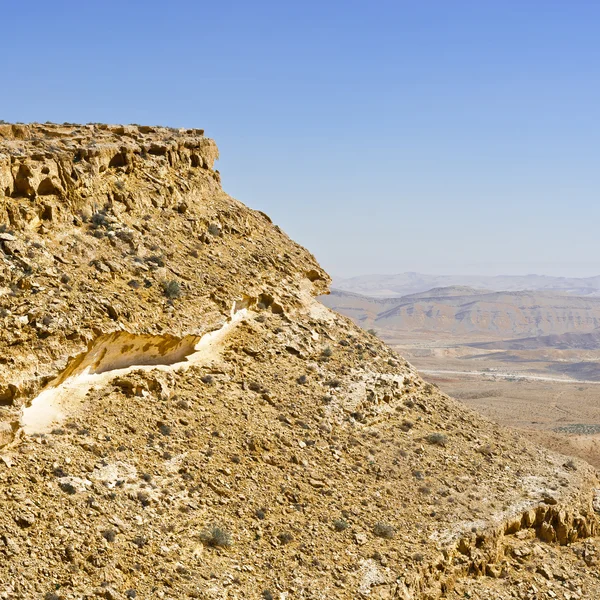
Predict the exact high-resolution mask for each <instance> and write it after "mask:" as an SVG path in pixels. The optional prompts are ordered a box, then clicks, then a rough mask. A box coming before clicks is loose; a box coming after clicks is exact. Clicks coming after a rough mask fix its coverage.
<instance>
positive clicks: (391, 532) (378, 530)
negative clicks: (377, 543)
mask: <svg viewBox="0 0 600 600" xmlns="http://www.w3.org/2000/svg"><path fill="white" fill-rule="evenodd" d="M373 535H375V536H377V537H380V538H384V539H386V540H391V539H392V538H393V537H394V536H395V535H396V530H395V529H394V528H393V527H392V526H391V525H389V524H388V523H381V522H379V523H375V526H374V527H373Z"/></svg>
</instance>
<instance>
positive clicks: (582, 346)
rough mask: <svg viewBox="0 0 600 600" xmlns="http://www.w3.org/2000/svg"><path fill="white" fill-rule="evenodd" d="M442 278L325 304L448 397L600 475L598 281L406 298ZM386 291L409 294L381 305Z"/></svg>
mask: <svg viewBox="0 0 600 600" xmlns="http://www.w3.org/2000/svg"><path fill="white" fill-rule="evenodd" d="M440 279H441V280H442V281H443V280H444V278H437V279H434V278H431V277H419V276H418V275H417V274H406V275H404V276H397V277H395V278H394V277H393V276H390V277H387V278H384V277H383V276H381V277H380V278H379V280H377V279H375V278H374V277H362V278H356V279H354V280H344V281H340V282H339V286H340V288H345V289H333V290H332V293H331V295H329V296H325V297H323V298H322V301H323V302H324V303H325V304H326V305H327V306H330V307H332V308H334V309H335V310H337V311H339V312H341V313H342V314H346V315H348V316H349V317H351V318H352V319H353V320H354V321H355V322H357V323H359V324H360V325H361V326H363V327H364V328H365V329H373V330H375V331H376V332H377V335H379V336H380V337H381V338H382V339H384V340H385V341H386V343H388V344H390V345H391V346H392V347H394V348H396V349H397V350H398V351H399V352H400V353H401V354H402V355H403V356H405V357H406V358H407V359H408V360H410V361H411V363H412V364H414V365H415V366H416V367H417V369H418V370H419V372H420V373H421V374H422V375H423V377H425V378H426V379H428V380H429V381H432V382H435V383H436V384H438V385H439V386H440V388H441V389H443V390H444V391H446V392H447V393H448V394H450V395H451V396H453V397H455V398H459V399H461V400H462V401H464V402H465V403H467V404H468V405H470V406H472V407H473V408H475V409H476V410H478V411H480V412H482V413H483V414H485V415H487V416H488V417H490V418H491V419H493V420H494V421H496V422H498V423H502V424H503V425H507V426H510V427H513V428H517V429H519V430H522V431H523V432H524V433H525V434H526V435H528V436H530V437H532V438H534V439H537V440H539V441H541V442H542V443H544V444H546V445H548V446H550V447H552V448H555V449H560V450H561V451H563V452H565V453H567V454H576V455H578V456H581V457H583V458H585V459H586V460H588V461H590V462H591V463H592V464H594V465H595V466H598V467H600V295H599V289H598V281H597V280H598V278H590V279H587V280H581V279H576V278H572V279H567V278H550V277H536V276H529V277H513V278H510V277H504V278H499V277H496V278H481V277H479V278H478V277H473V278H467V277H456V278H447V279H451V283H463V282H469V280H471V282H472V283H476V284H478V285H482V286H483V285H488V286H489V287H490V288H498V287H499V286H502V285H504V286H506V287H507V288H512V289H509V290H505V291H501V290H498V289H488V290H485V289H483V288H471V287H467V286H464V285H452V286H448V287H440V288H434V289H431V290H427V291H422V292H421V291H420V292H416V293H414V292H413V290H415V289H419V287H422V286H423V285H425V286H426V285H429V284H430V283H431V282H432V281H435V282H438V283H439V282H440ZM390 280H392V281H390ZM334 285H336V283H335V282H334ZM350 288H351V289H363V290H364V291H365V292H368V293H370V294H372V295H366V294H362V295H361V294H357V293H355V292H352V291H349V289H350ZM391 288H395V289H397V290H398V291H400V292H402V291H408V292H409V293H408V294H407V295H404V296H398V297H385V296H384V295H383V294H385V293H390V292H391V291H392V289H391ZM519 288H525V289H519ZM527 288H529V289H527ZM410 292H413V293H410Z"/></svg>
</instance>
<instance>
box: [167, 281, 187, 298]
mask: <svg viewBox="0 0 600 600" xmlns="http://www.w3.org/2000/svg"><path fill="white" fill-rule="evenodd" d="M163 294H164V295H165V296H166V297H167V298H169V300H174V299H175V298H181V296H182V295H183V292H182V290H181V285H180V284H179V282H178V281H175V280H174V279H172V280H171V281H165V282H164V283H163Z"/></svg>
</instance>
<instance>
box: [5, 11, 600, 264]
mask: <svg viewBox="0 0 600 600" xmlns="http://www.w3.org/2000/svg"><path fill="white" fill-rule="evenodd" d="M23 10H24V9H23V8H22V7H20V6H19V4H18V3H16V2H11V3H8V2H6V3H4V5H3V7H2V21H3V27H2V35H1V36H0V52H1V55H2V57H3V61H2V63H3V68H2V92H1V93H0V119H5V120H7V121H24V122H26V121H46V120H50V121H56V122H63V121H70V122H91V121H94V122H95V121H106V122H112V123H149V124H162V125H170V126H186V127H201V128H204V129H205V130H206V134H207V135H208V136H210V137H213V138H214V139H215V140H216V141H217V144H218V145H219V148H220V151H221V159H220V161H219V163H218V168H219V170H220V171H221V174H222V179H223V185H224V188H225V190H226V191H227V192H229V193H230V194H231V195H233V196H235V197H236V198H238V199H240V200H242V201H243V202H245V203H246V204H248V205H250V206H251V207H253V208H258V209H260V210H263V211H265V212H267V213H268V214H269V215H271V217H272V218H273V220H274V221H275V222H276V223H278V224H279V225H280V226H281V227H282V228H283V229H284V230H285V231H287V232H288V233H289V235H290V236H291V237H293V238H294V239H296V240H297V241H299V242H300V243H302V244H304V245H305V246H307V247H308V248H309V249H311V250H312V251H313V252H314V254H315V255H316V256H317V258H318V259H319V260H320V261H321V263H322V264H323V266H324V267H325V268H327V269H328V270H329V271H330V272H331V273H333V274H336V275H340V276H349V275H357V274H362V273H374V272H378V273H393V272H402V271H423V272H431V273H434V272H436V273H438V272H439V273H486V274H499V273H511V274H513V273H514V274H524V273H531V272H537V273H548V274H555V275H560V274H564V275H594V274H600V235H598V229H599V227H598V224H599V221H600V219H599V217H600V202H599V200H600V198H599V197H598V196H599V193H598V192H599V190H600V73H599V70H600V41H599V39H600V38H599V36H598V24H599V23H600V4H598V3H595V2H591V1H584V0H579V1H577V2H564V1H560V2H559V1H556V0H546V1H541V0H539V1H526V0H525V1H523V0H520V1H515V0H503V1H492V0H490V1H483V2H482V1H481V0H478V1H472V2H467V1H462V0H453V1H452V2H448V1H447V0H440V1H428V0H419V1H418V2H416V1H412V2H404V1H402V0H397V1H395V2H391V1H390V2H388V1H378V0H373V1H372V2H364V1H362V2H355V1H352V0H349V1H344V2H342V1H330V2H326V1H320V2H313V1H312V0H306V1H304V2H281V1H279V2H275V1H269V2H267V1H261V0H255V1H254V2H232V1H229V2H228V1H221V2H213V3H210V5H209V3H203V2H192V1H178V0H175V1H170V2H169V3H166V2H158V1H156V0H145V1H144V2H138V1H136V0H133V1H131V0H129V1H127V2H125V1H121V2H115V1H114V0H106V1H103V2H94V1H90V2H81V1H79V2H71V1H61V0H56V1H55V2H52V3H50V2H41V1H37V0H31V1H29V2H28V3H27V14H25V13H24V12H23Z"/></svg>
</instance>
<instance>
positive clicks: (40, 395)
mask: <svg viewBox="0 0 600 600" xmlns="http://www.w3.org/2000/svg"><path fill="white" fill-rule="evenodd" d="M216 156H217V151H216V147H215V145H214V143H213V142H212V141H211V140H208V139H206V138H204V137H203V135H202V132H200V131H197V130H171V129H165V128H152V127H138V126H126V127H120V126H104V125H87V126H76V125H63V126H53V125H28V126H25V125H9V126H7V125H4V126H0V182H1V183H2V189H3V190H4V194H5V195H4V196H0V229H1V232H0V249H1V252H0V319H1V320H2V329H1V330H0V359H1V360H0V403H1V404H2V406H1V407H0V408H1V411H2V412H1V414H2V419H1V420H2V422H3V423H5V425H4V428H3V429H2V430H0V441H2V442H3V444H4V445H3V448H2V457H3V461H2V462H0V504H1V506H2V511H0V552H2V553H3V555H4V556H3V560H2V561H0V598H10V599H15V600H17V599H19V600H29V599H30V598H64V599H67V598H94V597H104V598H127V597H129V598H133V597H138V598H170V599H176V598H177V599H180V598H265V599H267V598H278V599H284V598H285V599H288V600H291V599H292V598H360V597H370V598H406V599H409V598H413V599H417V598H438V597H441V596H447V597H472V598H510V597H515V595H516V597H522V598H525V597H529V596H525V595H521V596H519V595H518V594H521V592H522V591H524V590H525V592H526V593H529V591H528V589H529V588H528V587H527V586H530V585H541V584H539V582H538V583H537V584H536V581H537V579H536V578H537V577H539V578H541V579H542V580H543V582H546V583H545V584H544V585H545V586H546V588H548V585H550V584H548V585H546V584H547V582H550V583H552V582H554V583H553V585H554V590H559V591H560V592H561V593H562V591H563V589H562V587H564V591H565V592H568V593H569V594H570V593H572V592H573V590H571V589H570V588H569V587H568V585H569V582H571V583H572V582H574V581H576V582H577V583H573V586H574V587H575V592H573V593H576V594H577V593H579V592H578V591H577V590H578V589H581V594H584V593H585V594H588V595H587V596H581V595H580V596H579V597H589V598H592V597H594V596H593V594H595V593H598V589H599V587H598V583H597V582H598V580H597V578H595V577H594V575H593V573H591V572H590V569H589V565H588V563H590V564H595V562H594V561H595V560H596V559H595V558H594V557H595V554H594V553H595V552H596V550H595V548H596V541H595V538H593V537H591V536H594V535H595V534H596V532H597V527H598V523H597V517H596V511H595V509H594V507H595V506H596V507H597V506H598V504H597V503H596V504H595V505H594V502H595V499H596V495H595V494H596V492H595V490H596V489H598V488H600V484H599V483H598V481H597V479H596V473H595V471H594V470H593V469H592V468H591V467H590V466H589V465H586V464H585V463H583V462H578V461H572V460H569V459H567V458H565V457H561V456H559V455H555V454H552V453H550V452H548V451H546V450H543V449H541V448H539V447H537V446H535V445H532V444H531V443H529V442H527V441H526V440H524V439H522V438H520V437H519V436H518V435H516V434H514V433H511V432H507V431H505V430H503V429H501V428H500V427H498V426H496V425H494V424H493V423H490V422H489V421H487V420H485V419H483V418H481V417H479V416H477V415H476V414H474V413H473V412H471V411H469V410H467V409H466V408H465V407H464V406H462V405H461V404H460V403H458V402H456V401H454V400H452V399H450V398H448V397H446V396H445V395H443V394H442V393H440V392H439V390H438V389H437V388H436V387H435V386H432V385H429V384H426V383H424V382H423V381H422V380H421V379H420V378H419V377H418V375H417V374H416V372H415V371H414V369H412V367H411V366H410V365H408V364H407V363H405V362H404V360H403V359H402V358H401V357H399V356H397V355H396V354H395V353H394V352H393V351H391V350H390V349H389V348H388V347H386V346H385V345H384V344H383V343H382V342H381V341H380V340H378V339H377V338H375V337H373V336H370V335H369V334H366V333H365V332H363V331H361V330H360V329H359V328H357V327H356V326H354V325H353V324H352V323H351V322H350V321H349V320H348V319H346V318H344V317H342V316H339V315H337V314H335V313H333V312H331V311H329V310H328V309H326V308H325V307H323V306H322V305H320V304H319V303H317V302H316V301H315V300H314V296H316V295H318V294H323V293H325V292H326V290H327V286H328V284H329V278H328V276H327V275H326V274H325V273H324V272H323V271H322V270H321V268H320V267H319V265H318V264H317V263H316V261H315V260H314V258H313V257H312V256H311V255H310V254H309V253H308V252H307V251H306V250H304V249H303V248H301V247H300V246H298V245H297V244H295V243H294V242H292V241H291V240H290V239H289V238H288V237H287V236H286V235H285V234H284V233H283V232H282V231H281V230H280V229H279V228H278V227H277V226H275V225H273V224H272V223H271V221H270V220H269V218H268V217H266V216H265V215H263V214H261V213H259V212H256V211H252V210H250V209H248V208H246V207H245V206H243V205H242V204H240V203H239V202H237V201H236V200H233V199H232V198H230V197H229V196H227V195H226V194H225V193H224V192H223V191H222V190H221V188H220V184H219V175H218V172H217V171H214V170H213V161H214V159H215V158H216ZM48 402H50V403H52V402H55V404H54V405H52V406H53V407H54V408H56V410H55V411H54V412H52V411H51V412H50V419H51V422H50V425H48V421H45V422H44V427H40V426H39V421H36V420H35V419H33V421H32V420H30V419H29V416H31V414H32V413H31V411H34V413H35V411H36V410H38V409H39V408H40V407H42V408H48V406H50V405H49V404H48ZM28 411H30V412H28ZM38 414H39V413H38ZM24 422H25V423H26V424H28V425H27V427H26V428H25V430H24V429H23V425H24ZM32 423H33V424H32ZM538 547H539V548H542V551H539V550H536V549H537V548H538ZM540 552H542V554H543V559H542V557H541V555H540V554H539V553H540ZM586 561H587V562H586ZM528 567H531V570H530V571H527V568H528ZM536 569H537V570H536ZM561 569H563V570H562V571H561ZM557 573H560V574H561V577H562V575H564V578H563V579H557V578H556V577H557V575H556V574H557ZM550 575H552V577H550ZM497 578H502V579H501V580H500V579H497ZM498 581H502V585H499V584H498ZM563 583H564V584H565V586H563V585H562V584H563ZM540 589H541V588H540ZM548 589H550V588H548ZM482 590H483V591H482ZM525 592H524V593H525ZM459 594H460V596H459ZM463 594H470V596H464V595H463ZM590 594H592V595H590ZM559 597H560V596H559ZM563 597H567V596H564V595H563ZM573 597H576V596H573Z"/></svg>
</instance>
